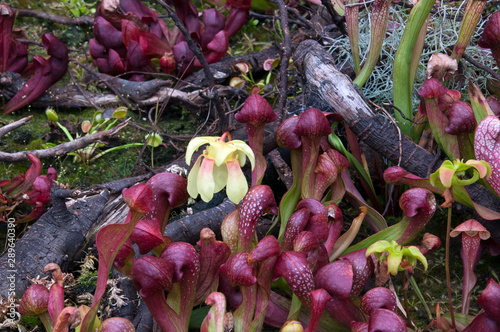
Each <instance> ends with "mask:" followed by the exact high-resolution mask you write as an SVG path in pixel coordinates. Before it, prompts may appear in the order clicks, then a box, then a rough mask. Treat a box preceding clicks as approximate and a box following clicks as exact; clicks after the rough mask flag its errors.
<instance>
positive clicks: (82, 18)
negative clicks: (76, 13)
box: [12, 8, 94, 25]
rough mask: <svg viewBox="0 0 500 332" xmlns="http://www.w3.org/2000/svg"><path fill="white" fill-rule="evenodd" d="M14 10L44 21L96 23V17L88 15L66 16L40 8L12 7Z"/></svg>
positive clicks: (74, 23) (73, 23) (68, 23)
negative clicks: (42, 10) (39, 9)
mask: <svg viewBox="0 0 500 332" xmlns="http://www.w3.org/2000/svg"><path fill="white" fill-rule="evenodd" d="M12 10H13V11H14V12H17V16H22V17H33V18H38V19H40V20H44V21H51V22H54V23H59V24H65V25H92V24H94V19H93V18H92V17H88V16H80V17H75V18H73V17H66V16H59V15H54V14H49V13H47V12H40V11H38V10H32V9H16V8H12Z"/></svg>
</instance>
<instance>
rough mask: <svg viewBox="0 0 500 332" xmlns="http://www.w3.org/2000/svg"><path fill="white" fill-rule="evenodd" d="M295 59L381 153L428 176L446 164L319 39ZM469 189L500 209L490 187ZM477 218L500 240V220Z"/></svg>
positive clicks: (314, 88)
mask: <svg viewBox="0 0 500 332" xmlns="http://www.w3.org/2000/svg"><path fill="white" fill-rule="evenodd" d="M293 58H294V59H295V64H296V66H297V68H298V69H299V71H300V72H301V73H302V76H303V77H304V78H305V80H306V81H307V82H305V84H304V86H307V87H308V88H309V89H311V92H312V95H314V98H319V99H320V100H321V101H322V102H323V103H325V104H326V105H328V107H330V108H331V109H333V110H335V112H336V113H338V114H341V115H342V116H343V117H344V121H345V122H346V123H347V125H348V126H349V128H350V129H351V130H352V131H353V132H354V134H356V136H357V137H358V139H359V140H361V141H363V142H364V143H366V144H367V145H368V146H370V147H371V148H372V149H373V150H375V151H376V152H378V153H379V154H380V155H381V156H383V157H385V158H387V159H388V160H390V161H391V162H392V163H393V164H394V165H399V166H400V167H402V168H404V169H406V170H407V171H408V172H410V173H413V174H415V175H418V176H420V177H424V178H425V177H429V175H430V174H431V173H432V172H434V171H435V170H437V169H438V168H439V166H440V165H441V164H442V162H443V160H441V159H440V156H437V155H434V154H432V153H429V152H428V151H426V150H424V149H423V148H421V147H420V146H418V145H417V144H415V143H414V142H413V141H412V140H411V139H410V138H409V137H407V136H406V135H404V134H402V133H401V132H400V131H399V129H398V127H397V124H396V122H395V121H394V120H392V119H389V118H388V116H387V115H386V114H384V113H381V112H379V113H376V112H375V111H374V110H372V108H370V107H369V106H368V103H367V102H366V101H365V100H364V98H363V97H362V96H361V95H360V93H359V92H358V90H356V89H355V88H354V86H353V84H352V81H351V80H350V79H349V78H348V77H347V76H345V75H344V74H342V73H341V72H340V71H338V70H337V69H336V68H335V65H334V61H333V58H332V56H331V55H330V54H329V53H328V52H326V51H325V50H324V48H323V47H322V46H321V45H320V44H318V43H317V42H316V41H314V40H306V41H303V42H302V43H300V44H299V46H298V47H297V49H296V51H295V54H294V57H293ZM467 191H468V192H469V194H470V196H471V199H472V200H473V201H475V202H480V203H481V205H484V206H486V207H487V208H489V209H491V210H494V211H500V200H498V199H497V198H496V197H495V195H493V194H492V193H491V192H489V191H488V190H487V189H486V188H484V187H482V186H480V185H478V184H473V185H470V186H467ZM476 219H477V220H478V221H480V222H481V223H482V224H483V225H484V226H485V227H486V228H487V229H488V230H489V231H490V232H491V235H492V237H493V238H495V239H496V240H497V241H499V240H500V227H499V224H498V222H499V221H497V220H493V221H491V220H484V219H482V218H480V217H479V216H476Z"/></svg>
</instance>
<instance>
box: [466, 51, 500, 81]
mask: <svg viewBox="0 0 500 332" xmlns="http://www.w3.org/2000/svg"><path fill="white" fill-rule="evenodd" d="M462 58H463V59H464V60H466V61H467V62H469V63H470V64H472V65H473V66H476V67H477V68H479V69H482V70H484V71H485V72H487V73H488V74H490V75H491V76H493V78H494V79H497V80H500V74H498V73H497V72H495V71H494V70H493V69H491V68H490V67H488V66H485V65H482V64H480V63H479V62H477V61H475V60H474V59H472V58H471V57H470V56H468V55H467V54H465V53H464V54H463V55H462Z"/></svg>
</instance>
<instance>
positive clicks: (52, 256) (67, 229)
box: [0, 189, 109, 298]
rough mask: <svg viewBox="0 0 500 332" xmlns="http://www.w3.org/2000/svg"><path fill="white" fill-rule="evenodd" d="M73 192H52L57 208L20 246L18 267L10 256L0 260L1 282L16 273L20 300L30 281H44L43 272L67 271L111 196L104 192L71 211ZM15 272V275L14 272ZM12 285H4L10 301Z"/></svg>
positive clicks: (1, 288)
mask: <svg viewBox="0 0 500 332" xmlns="http://www.w3.org/2000/svg"><path fill="white" fill-rule="evenodd" d="M70 194H71V191H70V190H64V189H56V190H53V191H52V204H53V207H52V208H51V209H50V210H49V211H47V213H45V214H44V215H43V216H42V217H40V219H38V221H37V222H36V223H34V224H33V225H31V227H30V229H29V230H28V232H27V233H26V234H24V236H23V237H22V238H21V239H20V240H18V241H17V242H16V247H15V251H16V257H15V259H16V262H15V267H12V266H10V263H11V262H10V261H9V258H8V257H7V255H3V256H1V257H0V278H2V280H7V277H8V276H9V275H10V274H11V273H15V276H16V277H15V283H16V296H18V297H19V298H20V297H21V296H22V295H23V293H24V291H25V290H26V288H27V287H28V286H29V285H30V283H29V281H28V278H36V277H37V276H40V277H43V272H42V271H43V268H44V266H45V265H46V264H48V263H56V264H58V265H59V266H61V268H62V269H63V270H64V269H65V268H66V267H67V266H68V264H69V263H71V261H72V259H73V256H74V255H75V253H76V252H77V251H78V250H79V249H80V245H81V243H82V242H83V241H84V240H85V232H86V230H87V229H88V228H89V227H90V226H91V225H92V224H93V223H94V222H95V221H96V219H97V218H98V217H99V216H100V214H101V212H102V208H103V207H104V203H105V202H106V201H107V198H108V195H109V192H107V191H103V192H102V193H101V194H100V195H96V196H95V197H93V198H92V199H89V200H80V201H77V202H75V204H74V205H73V206H72V207H71V208H69V209H67V208H66V205H65V199H66V198H67V197H69V196H70ZM13 270H15V272H12V271H13ZM8 289H9V283H7V282H1V283H0V295H1V296H3V297H6V295H7V293H8Z"/></svg>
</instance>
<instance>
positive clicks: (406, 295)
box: [403, 271, 413, 326]
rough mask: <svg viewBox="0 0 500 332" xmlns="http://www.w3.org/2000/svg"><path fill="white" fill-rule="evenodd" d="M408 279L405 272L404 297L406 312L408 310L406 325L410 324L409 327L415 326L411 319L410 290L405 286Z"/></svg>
mask: <svg viewBox="0 0 500 332" xmlns="http://www.w3.org/2000/svg"><path fill="white" fill-rule="evenodd" d="M406 279H407V275H406V271H405V272H403V296H404V301H405V310H406V324H408V326H413V323H412V322H411V318H410V306H409V305H408V288H407V287H405V286H404V285H406Z"/></svg>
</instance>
